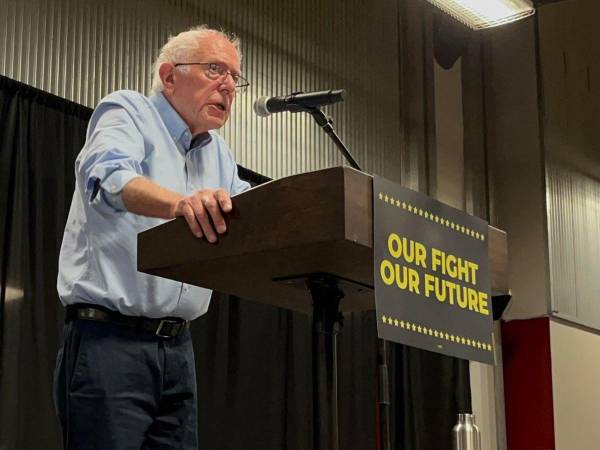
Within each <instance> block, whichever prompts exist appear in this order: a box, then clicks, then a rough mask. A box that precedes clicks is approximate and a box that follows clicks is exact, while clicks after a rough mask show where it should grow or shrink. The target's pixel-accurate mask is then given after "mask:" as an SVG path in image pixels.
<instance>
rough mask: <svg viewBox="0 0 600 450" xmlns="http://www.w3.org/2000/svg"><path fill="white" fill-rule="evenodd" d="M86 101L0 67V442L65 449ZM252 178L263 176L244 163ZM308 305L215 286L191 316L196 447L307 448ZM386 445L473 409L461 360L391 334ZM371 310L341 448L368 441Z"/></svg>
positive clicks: (442, 441) (414, 449)
mask: <svg viewBox="0 0 600 450" xmlns="http://www.w3.org/2000/svg"><path fill="white" fill-rule="evenodd" d="M90 114H91V110H89V109H87V108H84V107H82V106H80V105H77V104H74V103H71V102H68V101H66V100H64V99H61V98H58V97H55V96H53V95H50V94H47V93H44V92H41V91H38V90H36V89H34V88H31V87H29V86H26V85H23V84H21V83H18V82H15V81H13V80H9V79H7V78H4V77H0V211H2V214H0V232H1V235H0V239H1V241H0V242H1V247H0V248H1V254H0V281H1V286H0V288H1V289H0V315H1V316H0V363H1V366H0V399H1V401H0V448H2V449H11V450H12V449H18V450H20V449H45V450H46V449H47V450H52V449H59V448H60V446H61V443H60V433H59V424H58V421H57V419H56V417H55V414H54V408H53V404H52V376H53V370H54V365H55V357H56V352H57V349H58V347H59V345H60V342H61V339H62V322H63V317H64V316H63V314H64V312H63V308H62V306H61V305H60V303H59V300H58V298H57V295H56V274H57V261H58V252H59V248H60V243H61V240H62V233H63V229H64V225H65V220H66V217H67V212H68V209H69V206H70V201H71V196H72V193H73V189H74V171H73V162H74V160H75V157H76V155H77V153H78V152H79V149H80V148H81V146H82V143H83V142H84V139H85V129H86V125H87V121H88V119H89V117H90ZM240 173H241V174H242V176H243V177H245V178H247V179H249V180H250V181H251V182H252V183H254V184H256V183H261V182H263V181H265V180H266V178H265V177H262V176H261V175H260V174H256V173H254V172H251V171H248V170H246V169H243V168H241V170H240ZM310 330H311V324H310V318H309V317H307V316H304V315H301V314H297V313H292V312H289V311H285V310H281V309H278V308H275V307H270V306H266V305H262V304H258V303H254V302H250V301H246V300H243V299H238V298H235V297H231V296H226V295H222V294H218V293H215V294H214V295H213V300H212V303H211V307H210V309H209V312H208V313H207V314H206V315H204V316H202V317H201V318H199V319H198V320H196V321H195V322H194V323H193V325H192V333H193V335H194V348H195V352H196V360H197V373H198V403H199V432H200V448H201V449H211V450H213V449H214V450H216V449H219V450H220V449H236V450H237V449H240V448H243V449H247V450H252V449H261V450H266V449H274V450H275V449H277V450H280V449H290V450H301V449H302V450H304V449H306V450H308V449H310V448H311V443H312V413H311V411H312V409H311V408H312V398H311V389H312V384H311V383H312V382H311V357H310V350H311V334H310ZM391 347H392V348H391V351H390V378H391V380H392V410H393V414H392V429H393V448H395V449H405V450H444V449H449V448H450V431H451V429H452V426H453V424H454V421H455V414H456V413H457V412H469V411H470V409H471V406H470V390H469V374H468V364H467V363H466V362H465V361H461V360H457V359H454V358H448V357H444V356H440V355H437V354H433V353H428V352H423V351H419V350H415V349H411V348H405V347H402V346H396V345H394V346H391ZM375 350H376V327H375V318H374V314H373V313H372V312H371V313H360V314H349V315H346V316H345V317H344V328H343V331H342V334H341V336H340V352H339V353H340V366H339V373H340V381H339V383H340V384H339V390H340V404H339V409H340V428H341V429H340V440H341V448H342V449H344V450H349V449H361V450H363V449H375V448H376V443H375V441H376V428H377V427H376V415H377V406H376V394H375V392H376V379H375V373H376V362H375Z"/></svg>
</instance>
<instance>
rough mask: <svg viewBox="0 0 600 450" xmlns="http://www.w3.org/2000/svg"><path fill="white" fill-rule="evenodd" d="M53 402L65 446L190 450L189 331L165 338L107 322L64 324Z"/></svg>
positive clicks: (193, 438) (193, 422) (193, 434)
mask: <svg viewBox="0 0 600 450" xmlns="http://www.w3.org/2000/svg"><path fill="white" fill-rule="evenodd" d="M54 401H55V405H56V410H57V414H58V417H59V419H60V421H61V425H62V429H63V442H64V448H65V449H68V450H75V449H77V450H88V449H89V450H92V449H93V450H150V449H157V450H158V449H160V450H163V449H164V450H166V449H169V450H171V449H185V450H192V449H193V450H196V449H197V447H198V443H197V441H198V436H197V433H198V432H197V409H196V408H197V407H196V373H195V365H194V352H193V348H192V341H191V336H190V332H189V330H186V331H185V332H184V333H182V334H181V335H180V336H178V337H175V338H172V339H169V340H165V339H161V338H159V337H155V336H153V335H151V334H144V333H142V332H139V331H136V330H134V329H130V328H127V327H124V326H122V325H115V324H111V323H105V322H94V321H89V320H74V321H72V322H69V323H67V324H66V325H65V329H64V345H63V348H62V349H61V350H60V351H59V353H58V357H57V361H56V370H55V373H54Z"/></svg>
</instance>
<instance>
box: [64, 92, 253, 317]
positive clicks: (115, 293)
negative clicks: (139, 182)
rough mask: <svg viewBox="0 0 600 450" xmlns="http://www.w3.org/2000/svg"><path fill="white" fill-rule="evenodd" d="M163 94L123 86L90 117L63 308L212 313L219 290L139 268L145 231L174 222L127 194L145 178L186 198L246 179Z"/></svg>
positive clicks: (235, 188) (79, 165)
mask: <svg viewBox="0 0 600 450" xmlns="http://www.w3.org/2000/svg"><path fill="white" fill-rule="evenodd" d="M191 143H192V135H191V132H190V130H189V128H188V126H187V125H186V123H185V122H184V121H183V119H182V118H181V117H180V116H179V115H178V114H177V112H176V111H175V110H174V109H173V107H172V106H171V105H170V104H169V102H168V101H167V100H166V98H165V97H164V96H163V94H162V93H159V94H157V95H153V96H151V97H145V96H143V95H142V94H140V93H137V92H133V91H118V92H115V93H113V94H110V95H109V96H107V97H106V98H104V99H103V100H102V101H101V102H100V103H99V104H98V106H97V107H96V109H95V111H94V113H93V114H92V117H91V119H90V122H89V125H88V130H87V138H86V143H85V145H84V147H83V149H82V150H81V153H80V154H79V156H78V157H77V160H76V161H75V176H76V187H75V193H74V194H73V200H72V203H71V209H70V211H69V217H68V219H67V225H66V228H65V233H64V236H63V242H62V246H61V249H60V257H59V273H58V283H57V287H58V294H59V296H60V299H61V301H62V303H63V304H65V305H68V304H73V303H93V304H97V305H101V306H105V307H107V308H110V309H112V310H116V311H119V312H121V313H122V314H127V315H132V316H146V317H155V318H156V317H167V316H173V317H180V318H183V319H187V320H191V319H195V318H196V317H198V316H200V315H202V314H204V313H205V312H206V311H207V309H208V305H209V301H210V296H211V291H210V290H208V289H203V288H199V287H195V286H191V285H187V284H183V283H179V282H176V281H171V280H167V279H164V278H159V277H156V276H152V275H146V274H143V273H139V272H138V271H137V235H138V233H140V232H141V231H144V230H146V229H148V228H151V227H154V226H157V225H160V224H161V223H164V222H166V220H163V219H156V218H151V217H145V216H139V215H136V214H132V213H130V212H128V211H126V209H125V208H124V206H123V202H122V200H121V191H122V189H123V187H124V186H125V184H127V183H128V182H129V181H130V180H131V179H133V178H135V177H139V176H144V177H147V178H149V179H150V180H152V181H153V182H155V183H157V184H159V185H160V186H162V187H165V188H167V189H170V190H172V191H175V192H178V193H180V194H191V193H193V192H194V191H196V190H199V189H204V188H211V189H216V188H223V189H226V190H227V191H229V192H230V193H231V195H235V194H237V193H240V192H242V191H244V190H246V189H248V188H249V187H250V186H249V184H248V183H246V182H245V181H242V180H240V178H239V177H238V173H237V166H236V164H235V161H234V160H233V157H232V155H231V151H230V150H229V147H228V146H227V144H226V143H225V141H224V140H223V139H222V138H221V137H220V136H219V135H218V134H217V133H215V132H212V131H211V132H209V133H207V134H206V135H204V136H200V137H198V138H196V139H195V140H194V145H193V148H191V149H190V145H191Z"/></svg>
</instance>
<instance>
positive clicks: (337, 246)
mask: <svg viewBox="0 0 600 450" xmlns="http://www.w3.org/2000/svg"><path fill="white" fill-rule="evenodd" d="M232 202H233V211H232V212H231V213H230V214H228V216H227V218H226V220H227V225H228V230H227V233H225V234H224V235H222V236H220V237H219V240H218V242H217V243H215V244H210V243H209V242H207V241H206V240H205V239H197V238H196V237H194V236H193V235H192V233H191V232H190V230H189V228H188V225H187V223H186V222H185V220H184V219H183V218H178V219H176V220H173V221H171V222H167V223H165V224H163V225H160V226H158V227H155V228H152V229H150V230H147V231H144V232H143V233H140V234H139V236H138V270H140V271H142V272H146V273H150V274H154V275H158V276H161V277H165V278H170V279H174V280H179V281H182V282H185V283H189V284H194V285H198V286H203V287H206V288H210V289H214V290H216V291H219V292H223V293H227V294H231V295H236V296H239V297H241V298H245V299H249V300H255V301H259V302H262V303H268V304H272V305H275V306H279V307H282V308H286V309H292V310H295V311H300V312H305V313H308V312H310V311H311V310H312V300H311V297H310V295H309V292H308V290H307V289H304V288H303V286H302V282H301V281H294V280H295V279H297V280H301V279H302V277H303V276H305V275H306V274H310V273H329V274H332V275H336V276H338V277H340V278H342V279H344V280H347V282H346V283H345V285H346V287H347V289H345V292H346V296H345V297H344V299H343V300H342V302H341V304H340V309H341V310H342V311H360V310H368V309H374V307H375V301H374V296H373V291H372V289H370V287H372V286H373V178H372V177H371V176H369V175H367V174H365V173H362V172H359V171H357V170H354V169H351V168H348V167H334V168H330V169H324V170H319V171H315V172H308V173H303V174H300V175H294V176H291V177H286V178H282V179H280V180H274V181H271V182H268V183H265V184H262V185H260V186H257V187H255V188H253V189H250V190H249V191H246V192H244V193H242V194H239V195H237V196H235V197H233V198H232ZM488 242H489V249H490V251H489V255H490V266H491V271H492V274H491V278H492V290H493V291H494V292H496V293H505V292H507V291H508V287H507V268H506V266H507V260H508V258H507V250H506V248H507V245H506V234H505V233H504V232H502V231H500V230H497V229H495V228H493V227H490V232H489V239H488ZM286 280H287V281H286Z"/></svg>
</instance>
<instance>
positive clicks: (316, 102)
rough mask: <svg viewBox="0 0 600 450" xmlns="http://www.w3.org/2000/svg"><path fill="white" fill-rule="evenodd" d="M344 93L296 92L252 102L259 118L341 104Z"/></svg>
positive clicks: (341, 91) (341, 90) (339, 90)
mask: <svg viewBox="0 0 600 450" xmlns="http://www.w3.org/2000/svg"><path fill="white" fill-rule="evenodd" d="M345 95H346V91H344V90H343V89H338V90H335V91H334V90H329V91H320V92H306V93H304V92H297V93H295V94H291V95H287V96H285V97H261V98H259V99H258V100H256V101H255V102H254V112H255V113H256V114H258V115H259V116H261V117H267V116H268V115H270V114H273V113H278V112H283V111H289V112H293V113H295V112H300V111H306V110H307V109H313V108H319V107H320V106H325V105H332V104H333V103H337V102H343V101H344V96H345Z"/></svg>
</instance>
